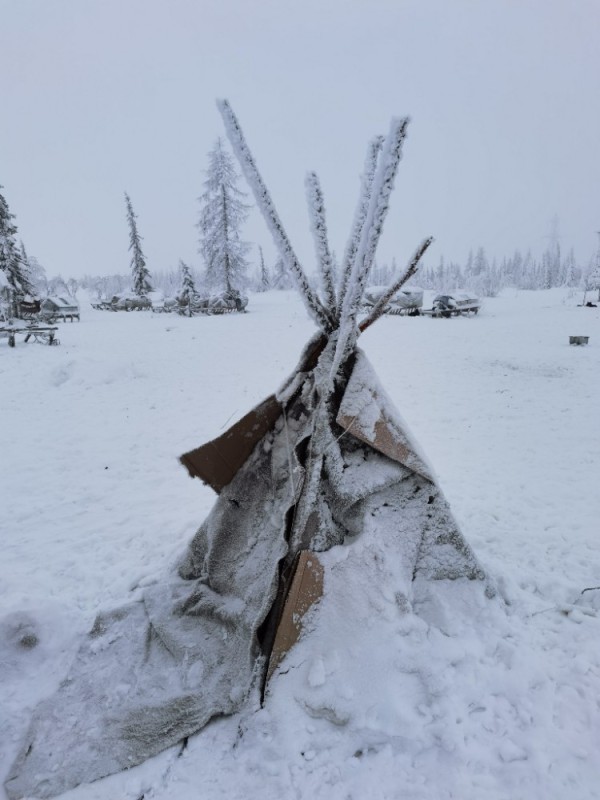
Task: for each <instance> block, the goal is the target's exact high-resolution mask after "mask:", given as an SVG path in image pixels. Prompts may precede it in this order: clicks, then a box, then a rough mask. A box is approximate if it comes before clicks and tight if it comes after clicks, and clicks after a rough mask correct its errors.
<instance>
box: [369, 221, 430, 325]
mask: <svg viewBox="0 0 600 800" xmlns="http://www.w3.org/2000/svg"><path fill="white" fill-rule="evenodd" d="M432 242H433V237H432V236H429V237H428V238H427V239H424V240H423V241H422V242H421V244H420V245H419V247H418V248H417V250H415V253H414V255H413V257H412V258H411V260H410V262H409V265H408V267H407V268H406V269H405V271H404V272H403V273H402V275H401V276H400V277H399V278H398V280H397V281H395V282H394V283H392V285H391V286H390V288H389V289H388V290H387V291H386V292H385V293H384V294H383V295H382V296H381V297H380V298H379V300H378V301H377V302H376V303H375V305H374V306H373V308H372V309H371V312H370V314H369V315H368V317H366V318H365V319H364V320H363V321H362V322H361V323H360V325H359V326H358V329H359V331H360V332H361V333H362V332H363V331H366V329H367V328H369V327H370V326H371V325H372V324H373V323H374V322H377V320H378V319H379V317H380V316H381V315H382V314H383V313H384V311H385V308H386V306H387V304H388V303H389V301H390V300H391V299H392V297H393V296H394V295H395V294H396V292H399V291H400V289H401V288H402V287H403V286H404V284H405V283H406V282H407V281H409V280H410V279H411V278H412V276H413V275H414V274H415V272H416V271H417V270H418V269H419V262H420V261H421V259H422V258H423V255H424V254H425V251H426V250H427V248H428V247H429V245H430V244H431V243H432Z"/></svg>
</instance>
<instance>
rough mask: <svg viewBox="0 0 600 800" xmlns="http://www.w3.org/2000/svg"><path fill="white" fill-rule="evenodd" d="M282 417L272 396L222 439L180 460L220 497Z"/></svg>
mask: <svg viewBox="0 0 600 800" xmlns="http://www.w3.org/2000/svg"><path fill="white" fill-rule="evenodd" d="M280 414H281V406H280V404H279V403H278V402H277V400H276V398H275V395H271V396H270V397H267V399H266V400H263V402H262V403H261V404H260V405H258V406H256V408H253V409H252V411H250V412H249V413H248V414H246V416H245V417H242V419H240V420H238V422H236V423H235V425H232V427H231V428H229V429H228V430H227V431H225V433H224V434H222V436H219V437H218V438H217V439H213V440H212V441H210V442H207V443H206V444H203V445H202V446H201V447H198V448H196V449H195V450H190V451H189V453H184V454H183V455H182V456H181V457H180V459H179V460H180V461H181V463H182V464H183V466H184V467H186V469H187V471H188V472H189V474H190V477H192V478H200V480H202V481H204V483H206V484H208V485H209V486H210V487H211V488H212V489H214V490H215V492H216V493H217V494H219V493H220V491H221V489H223V487H225V486H227V484H228V483H230V482H231V480H232V479H233V477H234V475H235V474H236V473H237V471H238V470H239V469H240V467H242V466H243V464H244V463H245V461H246V459H247V458H248V457H249V456H250V454H251V453H252V451H253V450H254V448H255V447H256V445H257V444H258V442H260V440H261V439H262V438H263V436H265V434H267V433H268V432H269V431H270V430H271V429H272V428H273V426H274V425H275V422H276V420H277V418H278V417H279V415H280Z"/></svg>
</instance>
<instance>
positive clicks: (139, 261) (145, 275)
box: [125, 192, 152, 297]
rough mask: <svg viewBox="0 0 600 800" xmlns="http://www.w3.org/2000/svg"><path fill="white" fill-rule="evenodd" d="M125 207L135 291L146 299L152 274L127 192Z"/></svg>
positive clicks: (150, 289)
mask: <svg viewBox="0 0 600 800" xmlns="http://www.w3.org/2000/svg"><path fill="white" fill-rule="evenodd" d="M125 205H126V206H127V222H128V223H129V249H130V250H131V275H132V285H133V291H134V292H135V294H137V295H138V297H145V295H147V294H148V292H151V291H152V284H151V283H150V272H149V271H148V269H147V267H146V259H145V258H144V254H143V253H142V237H141V236H140V234H139V233H138V229H137V223H136V218H137V214H135V213H134V211H133V206H132V205H131V199H130V197H129V195H128V194H127V192H125Z"/></svg>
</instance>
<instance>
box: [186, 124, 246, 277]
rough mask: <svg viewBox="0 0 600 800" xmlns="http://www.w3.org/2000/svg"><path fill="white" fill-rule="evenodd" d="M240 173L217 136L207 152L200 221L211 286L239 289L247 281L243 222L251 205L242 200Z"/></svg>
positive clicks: (202, 244) (201, 240)
mask: <svg viewBox="0 0 600 800" xmlns="http://www.w3.org/2000/svg"><path fill="white" fill-rule="evenodd" d="M238 180H239V175H238V173H237V171H236V169H235V165H234V161H233V158H232V156H231V155H230V154H229V153H228V152H227V151H226V150H225V148H224V146H223V141H222V139H221V138H218V139H217V141H216V142H215V146H214V147H213V149H212V150H211V151H210V153H209V154H208V169H207V170H206V180H205V181H204V193H203V194H202V195H201V197H200V198H199V200H200V203H201V204H202V210H201V212H200V221H199V222H198V228H199V230H200V248H199V252H200V253H201V254H202V256H203V257H204V261H205V264H206V284H207V286H208V287H209V288H210V289H224V290H225V291H228V292H230V291H232V290H236V289H237V290H239V289H242V288H244V285H245V283H246V277H245V276H246V272H247V270H248V260H247V258H246V256H247V255H248V251H249V249H250V245H249V243H248V242H244V241H242V239H241V236H240V232H241V228H242V225H243V224H244V222H245V221H246V218H247V216H248V209H249V206H248V205H246V204H245V203H244V202H243V198H244V197H245V194H244V192H242V191H241V190H240V189H239V188H238Z"/></svg>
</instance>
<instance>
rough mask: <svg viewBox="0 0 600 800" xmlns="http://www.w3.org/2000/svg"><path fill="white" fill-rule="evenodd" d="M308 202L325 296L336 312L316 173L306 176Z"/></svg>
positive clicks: (323, 211)
mask: <svg viewBox="0 0 600 800" xmlns="http://www.w3.org/2000/svg"><path fill="white" fill-rule="evenodd" d="M305 185H306V201H307V203H308V216H309V219H310V230H311V232H312V235H313V240H314V243H315V252H316V256H317V265H318V268H319V277H320V279H321V285H322V287H323V296H324V297H325V301H326V303H327V307H328V308H331V309H332V310H333V311H335V308H336V305H337V301H336V296H335V288H334V285H333V261H332V258H331V252H330V250H329V242H328V239H327V222H326V219H325V204H324V202H323V191H322V189H321V184H320V183H319V178H318V176H317V173H316V172H309V173H308V174H307V175H306V180H305Z"/></svg>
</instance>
